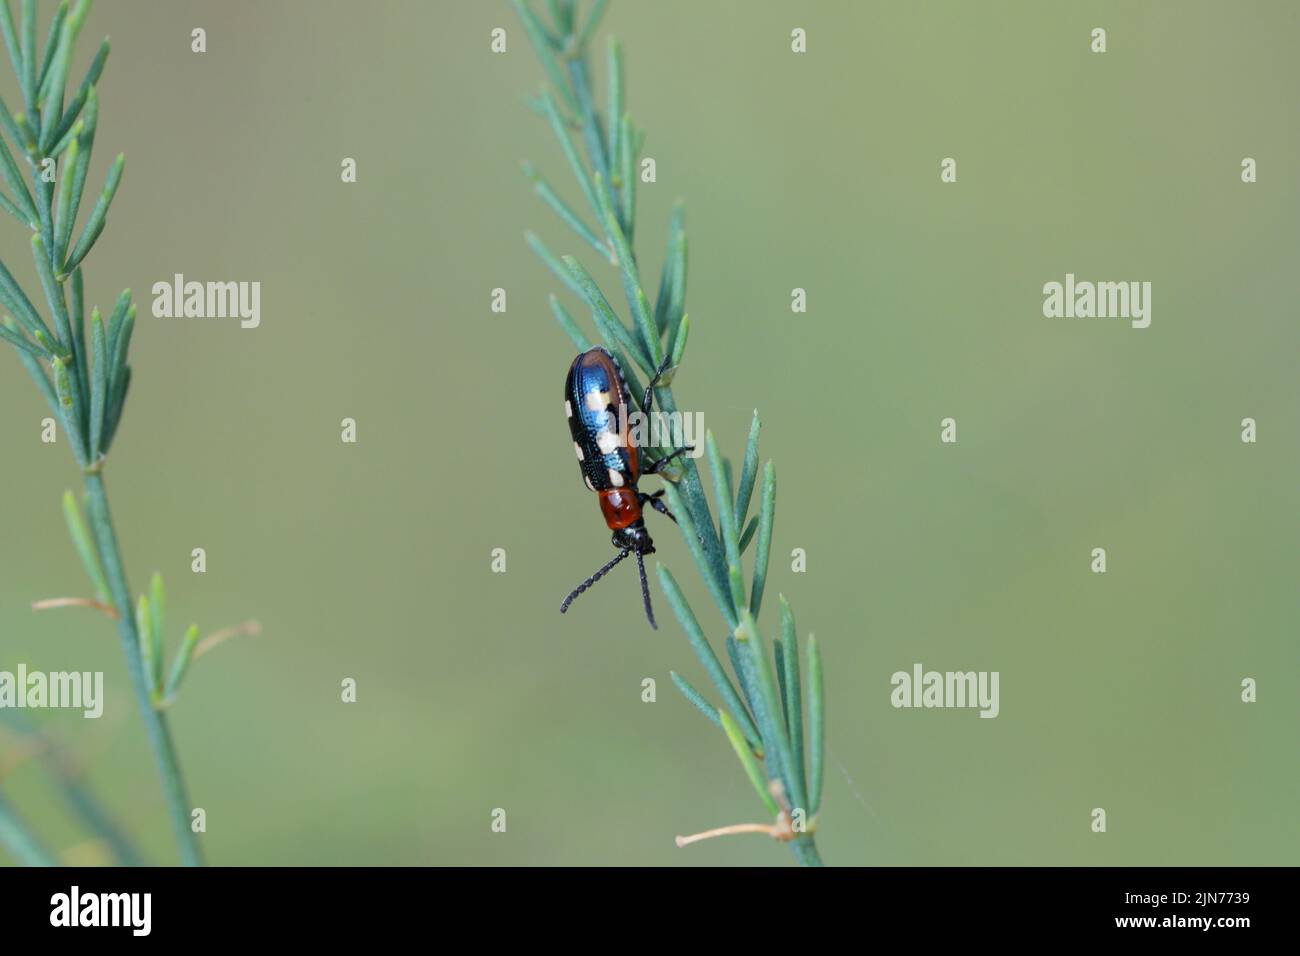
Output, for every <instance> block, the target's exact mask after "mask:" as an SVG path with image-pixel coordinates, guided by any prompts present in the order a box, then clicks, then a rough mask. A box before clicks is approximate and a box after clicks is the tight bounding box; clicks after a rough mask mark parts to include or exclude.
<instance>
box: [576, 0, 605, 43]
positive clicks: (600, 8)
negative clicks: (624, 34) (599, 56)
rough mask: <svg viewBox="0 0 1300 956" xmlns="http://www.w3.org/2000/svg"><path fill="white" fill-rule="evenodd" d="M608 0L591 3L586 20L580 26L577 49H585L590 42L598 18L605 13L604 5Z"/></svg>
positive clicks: (598, 20) (597, 23) (598, 23)
mask: <svg viewBox="0 0 1300 956" xmlns="http://www.w3.org/2000/svg"><path fill="white" fill-rule="evenodd" d="M608 3H609V0H596V2H595V3H593V4H592V5H591V13H589V14H587V22H586V23H584V24H583V26H582V32H581V33H579V34H578V49H579V50H585V49H586V48H587V45H588V44H589V43H590V42H591V38H592V37H593V36H594V35H595V33H596V28H597V27H599V26H600V18H601V17H603V16H604V15H605V7H606V6H607V5H608Z"/></svg>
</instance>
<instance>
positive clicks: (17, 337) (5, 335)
mask: <svg viewBox="0 0 1300 956" xmlns="http://www.w3.org/2000/svg"><path fill="white" fill-rule="evenodd" d="M0 339H3V340H4V341H6V342H8V343H10V344H11V345H14V346H16V347H17V348H19V349H21V350H23V351H24V352H25V353H27V354H29V355H34V356H35V357H36V358H49V355H48V353H46V351H45V350H44V349H42V348H41V347H40V346H39V345H37V344H36V343H34V342H29V341H28V340H27V339H25V338H23V337H22V335H21V334H19V333H18V332H17V331H16V330H15V329H11V328H9V327H8V326H7V325H0Z"/></svg>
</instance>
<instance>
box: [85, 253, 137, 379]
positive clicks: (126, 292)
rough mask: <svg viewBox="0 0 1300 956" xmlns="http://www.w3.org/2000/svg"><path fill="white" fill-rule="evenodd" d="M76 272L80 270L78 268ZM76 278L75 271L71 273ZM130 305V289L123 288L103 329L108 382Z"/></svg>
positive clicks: (115, 364)
mask: <svg viewBox="0 0 1300 956" xmlns="http://www.w3.org/2000/svg"><path fill="white" fill-rule="evenodd" d="M77 271H78V272H80V271H81V270H80V269H78V270H77ZM73 279H74V281H75V279H76V273H74V274H73ZM130 307H131V290H130V289H123V290H122V294H121V295H119V296H118V297H117V302H116V304H114V306H113V314H112V315H110V316H109V318H108V325H106V326H105V329H106V330H107V331H108V356H109V370H108V371H109V383H110V384H111V383H112V376H113V373H114V372H115V371H116V369H117V366H118V362H117V339H118V336H119V335H121V333H122V325H123V323H124V322H125V321H126V313H127V310H128V309H129V308H130Z"/></svg>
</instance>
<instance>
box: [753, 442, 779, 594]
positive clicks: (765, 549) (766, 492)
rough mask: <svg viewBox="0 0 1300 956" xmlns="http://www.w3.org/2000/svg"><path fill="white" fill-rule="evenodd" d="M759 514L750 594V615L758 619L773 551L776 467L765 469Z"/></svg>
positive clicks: (769, 466) (769, 465)
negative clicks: (768, 563) (756, 547)
mask: <svg viewBox="0 0 1300 956" xmlns="http://www.w3.org/2000/svg"><path fill="white" fill-rule="evenodd" d="M759 509H760V510H759V513H758V550H757V551H756V552H755V553H754V585H753V587H752V588H751V589H750V592H749V613H750V614H753V615H754V616H755V617H758V611H759V608H761V607H762V606H763V588H764V586H765V585H766V584H767V561H768V558H769V557H770V555H771V551H772V521H773V519H774V517H775V515H776V465H774V464H772V462H770V461H769V462H768V463H767V465H765V466H764V468H763V497H762V500H761V501H760V503H759Z"/></svg>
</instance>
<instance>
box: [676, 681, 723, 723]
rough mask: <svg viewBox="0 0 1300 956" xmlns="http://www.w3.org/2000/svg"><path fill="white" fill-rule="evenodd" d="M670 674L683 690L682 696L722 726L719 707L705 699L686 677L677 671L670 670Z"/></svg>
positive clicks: (680, 689)
mask: <svg viewBox="0 0 1300 956" xmlns="http://www.w3.org/2000/svg"><path fill="white" fill-rule="evenodd" d="M668 676H669V677H671V678H672V679H673V683H674V684H676V685H677V689H678V690H679V691H681V692H682V696H683V697H685V698H686V699H687V700H689V701H690V702H691V703H692V704H694V705H695V706H696V707H697V708H699V711H700V713H702V714H703V715H704V716H705V717H707V718H709V720H711V721H713V722H714V723H715V724H717V725H718V726H719V727H721V726H722V720H721V718H719V717H718V708H716V707H714V706H713V705H712V704H710V703H709V702H708V701H707V700H705V698H704V695H703V694H701V693H700V692H699V691H698V690H696V689H695V688H694V687H692V686H691V684H690V682H689V681H688V680H686V678H685V677H682V676H681V675H680V674H678V673H677V672H676V671H669V672H668Z"/></svg>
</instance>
